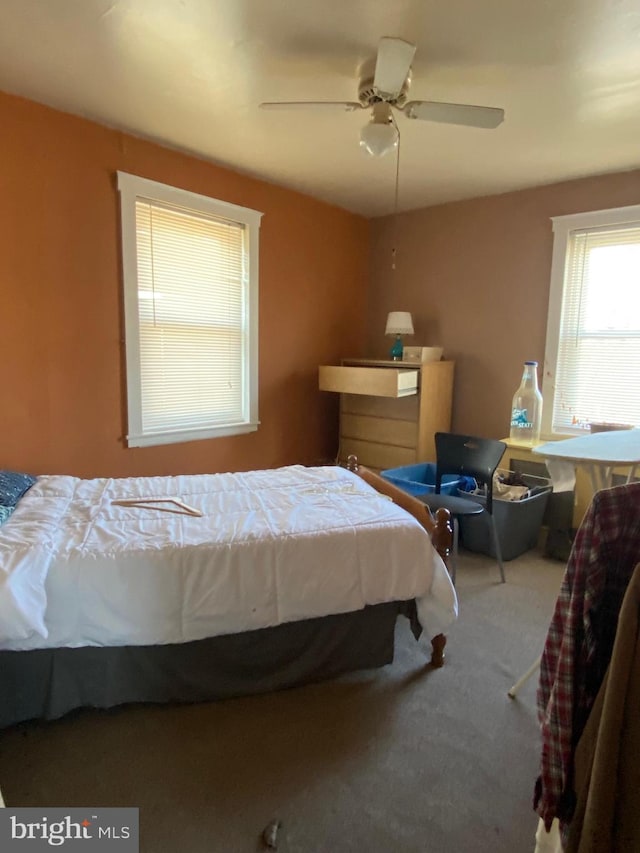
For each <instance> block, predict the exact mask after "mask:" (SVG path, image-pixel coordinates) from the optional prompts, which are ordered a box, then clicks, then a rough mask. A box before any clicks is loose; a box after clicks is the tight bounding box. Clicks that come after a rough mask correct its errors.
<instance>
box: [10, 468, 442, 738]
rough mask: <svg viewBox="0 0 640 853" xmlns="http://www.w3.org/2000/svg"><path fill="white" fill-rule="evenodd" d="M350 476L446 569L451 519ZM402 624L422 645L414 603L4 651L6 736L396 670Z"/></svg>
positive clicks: (437, 646)
mask: <svg viewBox="0 0 640 853" xmlns="http://www.w3.org/2000/svg"><path fill="white" fill-rule="evenodd" d="M346 467H347V468H348V469H349V470H351V471H352V472H354V473H356V474H357V475H358V476H360V477H361V478H362V479H363V480H364V481H365V482H366V483H368V484H369V485H370V486H372V487H373V488H374V489H376V490H377V491H378V492H380V493H381V494H384V495H386V496H387V497H389V498H390V499H391V500H392V501H393V502H394V503H396V504H398V506H401V507H402V508H403V509H405V510H406V511H407V512H409V513H410V514H411V515H413V516H414V517H415V518H416V519H417V520H418V521H419V522H420V524H422V525H423V527H424V528H425V529H426V531H427V532H428V533H429V536H430V537H431V541H432V542H433V544H434V547H435V548H436V550H437V551H438V553H439V554H440V555H441V556H442V558H443V560H444V561H445V564H446V561H447V557H448V555H449V553H450V550H451V542H452V533H451V524H450V520H449V514H448V512H447V511H446V510H438V513H437V515H436V518H435V519H434V518H433V517H432V516H431V513H430V511H429V509H428V508H427V507H426V505H425V504H423V503H421V502H420V501H419V500H417V499H416V498H414V497H412V496H411V495H409V494H407V493H406V492H403V491H402V490H401V489H398V488H397V487H396V486H394V485H392V484H391V483H388V482H387V481H386V480H384V479H383V478H382V477H380V476H379V475H378V474H376V473H374V472H373V471H371V470H369V469H367V468H365V467H363V466H361V465H358V462H357V459H356V458H355V457H350V458H349V460H348V464H347V466H346ZM399 614H402V615H404V616H407V617H408V618H409V620H410V622H411V625H412V630H413V631H414V634H415V635H416V637H417V636H419V633H420V628H421V626H420V624H419V622H418V620H417V614H416V606H415V601H413V600H411V601H402V602H399V601H393V602H388V603H384V604H377V605H372V606H367V607H365V608H364V609H362V610H357V611H352V612H349V613H342V614H337V615H333V616H324V617H320V618H317V619H307V620H302V621H301V622H289V623H284V624H281V625H276V626H274V627H272V628H262V629H258V630H254V631H247V632H244V633H241V634H231V635H225V636H215V637H210V638H207V639H204V640H197V641H194V642H188V643H178V644H168V645H160V646H114V647H109V646H106V647H103V646H97V647H96V646H83V647H78V648H67V647H60V648H57V647H56V648H50V649H47V648H45V649H34V650H32V651H0V695H2V696H3V701H2V703H0V728H3V727H5V726H10V725H14V724H16V723H20V722H22V721H26V720H30V719H34V718H37V719H57V718H59V717H61V716H63V715H65V714H67V713H69V711H73V710H75V709H79V708H102V709H106V708H113V707H116V706H121V705H126V704H131V703H138V702H147V703H148V702H154V703H167V702H182V703H183V702H201V701H215V700H218V699H225V698H231V697H237V696H243V695H251V694H256V693H263V692H271V691H273V690H281V689H285V688H289V687H297V686H300V685H302V684H306V683H310V682H314V681H324V680H326V679H328V678H334V677H337V676H338V675H341V674H342V673H346V672H352V671H354V670H361V669H370V668H377V667H380V666H384V665H386V664H388V663H391V661H392V660H393V647H394V634H395V624H396V620H397V617H398V615H399ZM431 642H432V655H431V662H430V663H431V665H432V666H434V667H440V666H442V664H443V660H444V647H445V643H446V639H445V637H444V635H442V634H440V635H438V636H436V637H434V638H433V639H432V641H431Z"/></svg>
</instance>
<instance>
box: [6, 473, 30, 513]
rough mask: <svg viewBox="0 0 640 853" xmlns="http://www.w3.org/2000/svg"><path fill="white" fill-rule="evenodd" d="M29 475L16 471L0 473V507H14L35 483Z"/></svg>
mask: <svg viewBox="0 0 640 853" xmlns="http://www.w3.org/2000/svg"><path fill="white" fill-rule="evenodd" d="M35 481H36V478H35V477H32V476H31V474H20V473H18V472H17V471H0V506H10V507H15V505H16V504H17V503H18V501H19V500H20V498H21V497H22V496H23V495H24V493H25V492H27V491H28V490H29V489H30V488H31V486H33V484H34V483H35Z"/></svg>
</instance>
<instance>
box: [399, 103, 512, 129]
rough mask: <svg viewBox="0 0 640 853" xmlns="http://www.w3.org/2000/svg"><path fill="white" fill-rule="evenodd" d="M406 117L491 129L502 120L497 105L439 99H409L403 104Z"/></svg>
mask: <svg viewBox="0 0 640 853" xmlns="http://www.w3.org/2000/svg"><path fill="white" fill-rule="evenodd" d="M403 112H404V114H405V115H406V116H407V118H417V119H421V120H422V121H438V122H442V123H444V124H464V125H466V126H467V127H484V128H488V129H492V128H494V127H497V126H498V125H499V124H502V122H503V121H504V110H502V109H500V108H499V107H476V106H474V105H473V104H445V103H441V102H440V101H409V103H407V104H405V105H404V108H403Z"/></svg>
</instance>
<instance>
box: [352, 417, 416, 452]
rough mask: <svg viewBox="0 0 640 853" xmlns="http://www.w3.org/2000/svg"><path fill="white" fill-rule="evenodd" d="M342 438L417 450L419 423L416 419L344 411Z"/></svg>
mask: <svg viewBox="0 0 640 853" xmlns="http://www.w3.org/2000/svg"><path fill="white" fill-rule="evenodd" d="M340 437H341V438H361V439H363V441H375V442H378V443H379V444H393V445H395V446H397V447H408V448H410V449H411V450H414V451H415V450H416V448H417V446H418V425H417V423H416V422H415V421H398V420H391V419H389V418H370V417H367V416H366V415H350V414H346V413H343V414H342V417H341V419H340Z"/></svg>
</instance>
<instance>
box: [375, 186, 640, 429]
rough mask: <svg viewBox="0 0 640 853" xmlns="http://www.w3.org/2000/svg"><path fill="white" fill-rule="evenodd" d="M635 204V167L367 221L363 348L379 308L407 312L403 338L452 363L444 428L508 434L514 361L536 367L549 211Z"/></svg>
mask: <svg viewBox="0 0 640 853" xmlns="http://www.w3.org/2000/svg"><path fill="white" fill-rule="evenodd" d="M638 202H640V170H637V171H632V172H624V173H618V174H614V175H607V176H599V177H593V178H585V179H582V180H576V181H568V182H565V183H561V184H554V185H551V186H545V187H538V188H535V189H530V190H524V191H521V192H513V193H507V194H504V195H499V196H490V197H487V198H481V199H473V200H470V201H463V202H456V203H452V204H446V205H439V206H436V207H430V208H425V209H423V210H418V211H413V212H411V213H407V214H404V215H402V216H400V217H398V222H397V235H398V237H397V251H396V269H395V270H392V268H391V250H392V243H391V239H392V234H393V231H394V228H393V221H392V219H391V218H389V217H387V218H382V219H378V220H375V221H374V222H373V223H372V248H371V268H372V286H371V293H370V308H369V327H368V328H369V341H368V344H369V346H368V350H369V352H370V353H371V354H372V355H376V356H377V355H384V354H385V353H386V351H387V347H388V346H390V340H389V339H386V338H385V337H384V325H385V319H386V314H387V312H388V311H411V312H412V313H413V317H414V327H415V332H416V333H415V335H414V336H413V337H412V338H407V341H406V342H407V343H408V344H414V345H442V346H444V348H445V357H446V358H450V359H455V361H456V362H457V367H456V381H455V391H454V408H453V428H454V429H455V430H457V431H460V432H470V433H475V434H477V435H485V436H492V437H495V438H501V437H503V436H505V435H508V431H509V415H510V408H511V398H512V396H513V394H514V392H515V390H516V388H517V386H518V384H519V382H520V377H521V375H522V362H523V361H525V360H527V359H536V360H537V361H538V362H539V363H540V369H539V375H540V382H541V383H542V365H543V359H544V349H545V335H546V324H547V309H548V298H549V277H550V271H551V252H552V247H553V239H552V230H551V222H550V217H552V216H560V215H563V214H567V213H576V212H579V211H585V210H599V209H604V208H609V207H622V206H625V205H629V204H638Z"/></svg>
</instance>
